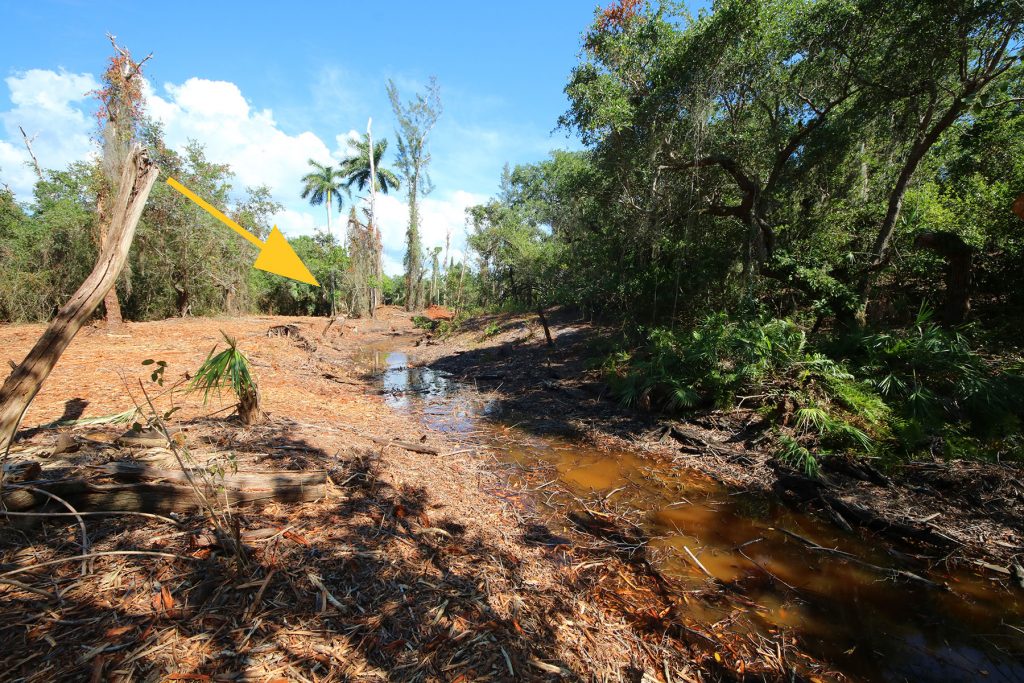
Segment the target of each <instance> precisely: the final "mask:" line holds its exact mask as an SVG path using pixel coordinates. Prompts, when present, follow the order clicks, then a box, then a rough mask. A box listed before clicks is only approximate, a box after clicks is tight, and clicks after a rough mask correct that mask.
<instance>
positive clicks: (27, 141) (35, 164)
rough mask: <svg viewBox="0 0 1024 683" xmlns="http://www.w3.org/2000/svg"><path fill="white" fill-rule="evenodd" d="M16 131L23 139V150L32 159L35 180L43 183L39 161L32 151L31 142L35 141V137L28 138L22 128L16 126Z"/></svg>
mask: <svg viewBox="0 0 1024 683" xmlns="http://www.w3.org/2000/svg"><path fill="white" fill-rule="evenodd" d="M18 130H20V131H21V137H23V138H24V139H25V149H27V150H28V155H29V156H30V157H32V168H34V169H35V171H36V178H37V179H38V180H39V182H42V181H43V169H41V168H40V167H39V159H36V153H35V152H33V151H32V141H33V140H35V139H36V136H35V135H33V136H32V137H31V138H30V137H29V136H28V133H26V132H25V129H24V128H22V127H21V126H18Z"/></svg>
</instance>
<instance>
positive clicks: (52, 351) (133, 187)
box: [0, 145, 159, 450]
mask: <svg viewBox="0 0 1024 683" xmlns="http://www.w3.org/2000/svg"><path fill="white" fill-rule="evenodd" d="M158 173H159V169H158V168H157V167H156V166H155V165H154V164H153V162H152V161H150V160H149V157H148V156H147V155H146V152H145V151H144V150H143V148H142V147H141V146H140V145H135V146H134V147H132V149H131V151H130V152H129V154H128V159H127V160H126V162H125V165H124V171H123V173H122V174H121V182H120V184H119V186H118V187H120V188H121V189H120V191H119V192H118V194H117V199H116V200H115V202H114V205H113V206H112V207H111V210H110V213H109V216H110V226H109V229H108V230H107V238H106V240H105V241H104V242H103V247H102V249H101V250H100V255H99V258H98V259H97V260H96V265H95V266H93V269H92V272H91V273H90V274H89V277H87V278H86V279H85V282H83V283H82V284H81V286H80V287H79V288H78V291H76V292H75V293H74V294H73V295H72V296H71V299H69V300H68V302H67V303H66V304H64V306H63V307H62V308H61V309H60V311H59V312H58V313H57V316H56V317H55V318H54V319H53V321H52V322H51V323H50V324H49V326H48V327H47V328H46V331H45V332H43V335H42V336H41V337H40V338H39V341H37V342H36V344H35V346H33V347H32V350H31V351H29V353H28V355H27V356H26V357H25V360H23V361H22V362H21V364H20V365H19V366H18V367H17V368H15V369H14V370H13V371H12V372H11V374H10V376H8V378H7V381H5V382H4V384H3V387H2V388H0V450H2V449H4V448H6V447H7V446H8V445H10V443H11V442H12V441H14V436H15V434H16V433H17V431H18V425H19V424H21V418H22V417H23V416H24V415H25V411H27V410H28V407H29V405H30V404H31V403H32V400H33V399H34V398H35V397H36V394H37V393H39V389H40V387H42V385H43V382H44V381H45V380H46V378H47V376H49V374H50V371H52V370H53V367H54V366H55V365H56V364H57V361H58V360H59V359H60V356H61V354H62V353H64V350H65V349H67V347H68V345H69V344H70V343H71V340H72V339H74V337H75V335H76V334H77V333H78V330H80V329H81V328H82V325H84V324H85V322H86V320H88V319H89V317H90V316H92V314H93V312H94V311H95V310H96V307H97V306H99V304H100V302H101V301H103V298H104V297H105V296H106V294H107V292H108V291H110V289H111V287H113V286H114V284H115V282H116V281H117V278H118V276H119V275H120V274H121V269H122V268H123V267H124V264H125V261H127V259H128V250H129V248H130V247H131V244H132V239H133V238H134V237H135V226H136V225H138V222H139V218H140V217H141V216H142V209H143V208H144V207H145V205H146V199H147V198H148V197H149V192H150V190H151V189H152V188H153V183H154V182H155V181H156V177H157V175H158Z"/></svg>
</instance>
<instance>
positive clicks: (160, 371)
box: [142, 358, 167, 386]
mask: <svg viewBox="0 0 1024 683" xmlns="http://www.w3.org/2000/svg"><path fill="white" fill-rule="evenodd" d="M142 364H143V365H155V366H156V367H155V368H153V370H152V372H150V373H149V379H150V380H151V381H153V382H156V383H157V384H158V385H160V386H163V385H164V370H166V369H167V361H165V360H153V359H152V358H147V359H146V360H144V361H142Z"/></svg>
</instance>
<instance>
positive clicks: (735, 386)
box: [606, 314, 806, 410]
mask: <svg viewBox="0 0 1024 683" xmlns="http://www.w3.org/2000/svg"><path fill="white" fill-rule="evenodd" d="M805 345H806V338H805V336H804V334H803V332H801V331H800V330H799V328H797V327H796V326H795V325H794V324H793V323H791V322H788V321H784V320H766V321H764V322H763V323H762V322H757V321H734V320H731V319H730V318H729V317H728V316H726V315H724V314H717V315H712V316H709V317H707V318H705V319H704V320H703V321H702V322H701V323H699V324H698V325H697V326H696V327H695V328H694V329H693V330H692V331H690V332H686V333H680V332H674V331H672V330H667V329H663V328H658V329H654V330H651V331H650V332H649V333H648V334H647V341H646V343H645V344H644V345H643V346H642V347H641V349H639V350H638V351H635V352H632V353H626V352H620V353H618V354H615V355H613V356H611V357H610V358H609V360H608V362H607V363H606V370H607V371H608V379H609V383H610V386H611V388H612V391H613V393H615V394H616V395H617V396H618V397H619V398H620V400H621V401H622V402H623V403H624V404H626V405H638V406H642V407H645V408H654V409H665V410H679V409H683V408H694V407H698V406H727V405H731V404H733V402H734V401H735V400H736V396H737V393H738V392H740V391H745V390H750V389H755V388H756V387H757V386H758V385H759V384H760V383H762V382H765V381H767V380H769V379H770V378H771V377H773V376H774V375H776V374H778V373H780V372H783V371H785V370H788V369H790V368H791V367H793V366H794V365H795V364H796V363H797V362H798V361H801V360H803V359H804V358H805V354H804V347H805Z"/></svg>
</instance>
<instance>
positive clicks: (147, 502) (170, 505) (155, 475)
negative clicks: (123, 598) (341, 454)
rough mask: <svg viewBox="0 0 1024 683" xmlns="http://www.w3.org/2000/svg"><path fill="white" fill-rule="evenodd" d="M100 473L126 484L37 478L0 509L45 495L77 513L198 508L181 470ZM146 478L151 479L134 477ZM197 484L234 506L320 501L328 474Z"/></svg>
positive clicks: (121, 468) (6, 497) (8, 494)
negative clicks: (50, 496) (53, 497)
mask: <svg viewBox="0 0 1024 683" xmlns="http://www.w3.org/2000/svg"><path fill="white" fill-rule="evenodd" d="M100 469H101V471H103V472H104V473H107V474H110V475H112V476H114V477H115V478H118V479H128V480H130V481H129V482H128V483H117V484H96V483H93V482H91V481H89V480H87V479H82V478H74V479H61V480H57V481H49V482H35V483H34V486H33V488H34V489H38V490H31V489H27V488H18V489H10V490H8V491H5V492H4V494H3V500H2V503H3V507H4V508H6V509H7V510H10V511H13V512H21V511H26V510H35V509H39V508H42V507H43V506H46V505H47V504H48V503H49V498H48V496H46V495H45V494H44V492H45V493H49V494H53V495H57V496H60V497H61V498H63V499H64V500H67V501H68V502H69V503H70V504H71V505H73V506H74V508H75V509H76V510H79V511H112V510H118V511H125V512H129V511H130V512H148V513H156V514H166V513H168V512H187V511H190V510H194V509H196V508H198V507H200V502H199V499H198V497H197V496H196V493H195V490H194V489H193V488H192V487H191V486H189V485H188V484H187V480H186V476H185V473H184V472H181V471H178V470H161V469H156V468H152V467H149V466H146V465H138V464H135V463H109V464H107V465H104V466H103V467H101V468H100ZM139 479H147V480H151V481H137V480H139ZM196 481H197V485H199V486H200V488H201V489H205V490H204V493H205V494H206V495H207V496H209V498H210V499H211V501H214V502H216V503H218V504H223V503H228V504H230V505H232V506H235V505H243V504H247V503H256V502H263V501H265V502H269V501H276V502H279V503H298V502H305V501H312V500H318V499H320V498H323V497H324V496H325V495H326V492H327V486H326V484H327V475H326V473H325V472H323V471H318V472H237V473H226V474H225V475H224V476H223V477H218V478H217V479H216V480H214V481H211V482H204V481H203V480H201V479H198V478H197V480H196Z"/></svg>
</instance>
